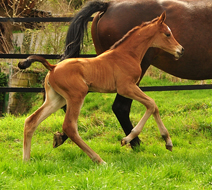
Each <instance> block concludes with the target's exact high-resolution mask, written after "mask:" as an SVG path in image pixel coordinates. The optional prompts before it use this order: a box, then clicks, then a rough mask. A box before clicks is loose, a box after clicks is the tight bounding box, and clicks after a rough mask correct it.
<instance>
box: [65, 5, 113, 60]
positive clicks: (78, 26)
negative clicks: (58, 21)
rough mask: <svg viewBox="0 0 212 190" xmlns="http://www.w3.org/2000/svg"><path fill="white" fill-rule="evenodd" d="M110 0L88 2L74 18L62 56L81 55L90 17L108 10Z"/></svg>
mask: <svg viewBox="0 0 212 190" xmlns="http://www.w3.org/2000/svg"><path fill="white" fill-rule="evenodd" d="M108 5H109V3H108V2H101V1H91V2H88V3H87V4H86V5H85V6H84V7H83V8H82V9H81V10H80V11H79V12H78V13H77V14H76V15H75V16H74V18H73V20H72V22H71V25H70V26H69V29H68V33H67V36H66V47H65V52H64V54H63V56H62V58H61V60H64V59H66V58H72V57H79V54H80V47H81V45H82V43H83V38H84V33H86V34H87V24H88V22H89V21H90V17H91V16H92V15H93V14H94V13H96V12H98V11H104V12H105V11H106V10H107V8H108Z"/></svg>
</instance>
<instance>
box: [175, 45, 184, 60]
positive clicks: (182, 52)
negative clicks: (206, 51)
mask: <svg viewBox="0 0 212 190" xmlns="http://www.w3.org/2000/svg"><path fill="white" fill-rule="evenodd" d="M184 51H185V50H184V48H183V47H182V48H181V50H180V51H177V56H176V57H175V59H176V60H178V59H180V58H181V57H182V56H183V54H184Z"/></svg>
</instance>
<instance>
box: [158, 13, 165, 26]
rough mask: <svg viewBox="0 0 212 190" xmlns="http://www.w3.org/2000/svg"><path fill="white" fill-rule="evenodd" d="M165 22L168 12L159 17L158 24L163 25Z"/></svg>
mask: <svg viewBox="0 0 212 190" xmlns="http://www.w3.org/2000/svg"><path fill="white" fill-rule="evenodd" d="M165 20H166V11H164V12H163V13H162V14H161V15H160V17H159V19H158V23H159V24H162V23H163V22H164V21H165Z"/></svg>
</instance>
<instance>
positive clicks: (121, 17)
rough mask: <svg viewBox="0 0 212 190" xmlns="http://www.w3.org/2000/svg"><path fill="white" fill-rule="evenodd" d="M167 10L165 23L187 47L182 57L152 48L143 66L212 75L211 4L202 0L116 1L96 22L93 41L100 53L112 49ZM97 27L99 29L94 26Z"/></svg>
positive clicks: (188, 76)
mask: <svg viewBox="0 0 212 190" xmlns="http://www.w3.org/2000/svg"><path fill="white" fill-rule="evenodd" d="M164 10H165V11H166V13H167V18H166V21H165V22H166V23H167V24H168V25H169V26H170V28H171V30H172V32H173V35H174V36H175V38H176V40H177V41H178V42H179V43H180V44H181V45H182V46H183V47H184V48H185V53H184V55H183V57H182V58H180V59H179V60H178V61H175V60H174V58H173V56H172V55H170V54H168V53H166V52H164V51H162V50H158V49H155V48H151V49H150V50H149V51H148V52H147V54H146V56H145V58H144V59H143V62H142V65H150V64H151V65H154V66H155V67H157V68H159V69H162V70H164V71H165V72H167V73H169V74H172V75H175V76H177V77H180V78H186V79H195V80H198V79H199V80H202V79H211V78H212V74H211V72H212V35H211V29H212V4H211V3H208V4H207V3H204V2H203V1H196V0H195V1H193V2H190V3H187V2H184V1H166V0H159V1H144V0H139V1H137V2H135V1H133V2H129V1H124V2H119V3H116V2H114V3H113V4H111V5H110V6H109V8H108V9H107V11H106V12H105V13H104V15H103V16H102V17H101V18H100V19H99V20H98V23H94V24H93V26H92V27H93V28H92V29H93V30H97V32H96V33H95V34H98V36H97V35H93V39H94V44H95V43H98V44H97V45H96V44H95V45H96V47H97V49H98V46H99V47H100V46H101V52H102V51H105V50H107V49H109V48H110V46H111V45H113V44H114V43H115V42H116V41H117V40H119V39H120V38H121V37H122V36H123V35H124V34H125V33H126V32H127V31H129V30H130V29H131V28H133V27H134V26H136V25H140V24H141V23H142V22H145V21H150V20H152V19H153V18H155V17H156V16H159V15H160V14H161V13H162V12H163V11H164ZM94 25H95V26H94ZM95 27H96V28H95Z"/></svg>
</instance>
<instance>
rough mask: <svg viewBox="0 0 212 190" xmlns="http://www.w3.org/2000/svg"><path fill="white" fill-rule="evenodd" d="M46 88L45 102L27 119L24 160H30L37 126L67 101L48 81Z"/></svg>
mask: <svg viewBox="0 0 212 190" xmlns="http://www.w3.org/2000/svg"><path fill="white" fill-rule="evenodd" d="M45 89H46V100H45V102H44V104H43V105H42V106H41V107H40V108H39V109H38V110H37V111H35V112H34V113H33V114H32V115H31V116H29V117H28V118H27V119H26V120H25V125H24V143H23V159H24V160H29V158H30V149H31V140H32V136H33V133H34V131H35V130H36V128H37V126H38V125H39V124H40V123H41V122H42V121H43V120H45V119H46V118H47V117H48V116H49V115H51V114H52V113H54V112H55V111H57V110H58V109H60V108H61V107H62V106H64V105H65V103H66V102H65V100H64V98H63V97H61V96H60V95H59V94H57V93H56V92H55V91H54V90H53V89H52V88H51V87H50V86H49V85H48V84H47V83H46V85H45Z"/></svg>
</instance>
